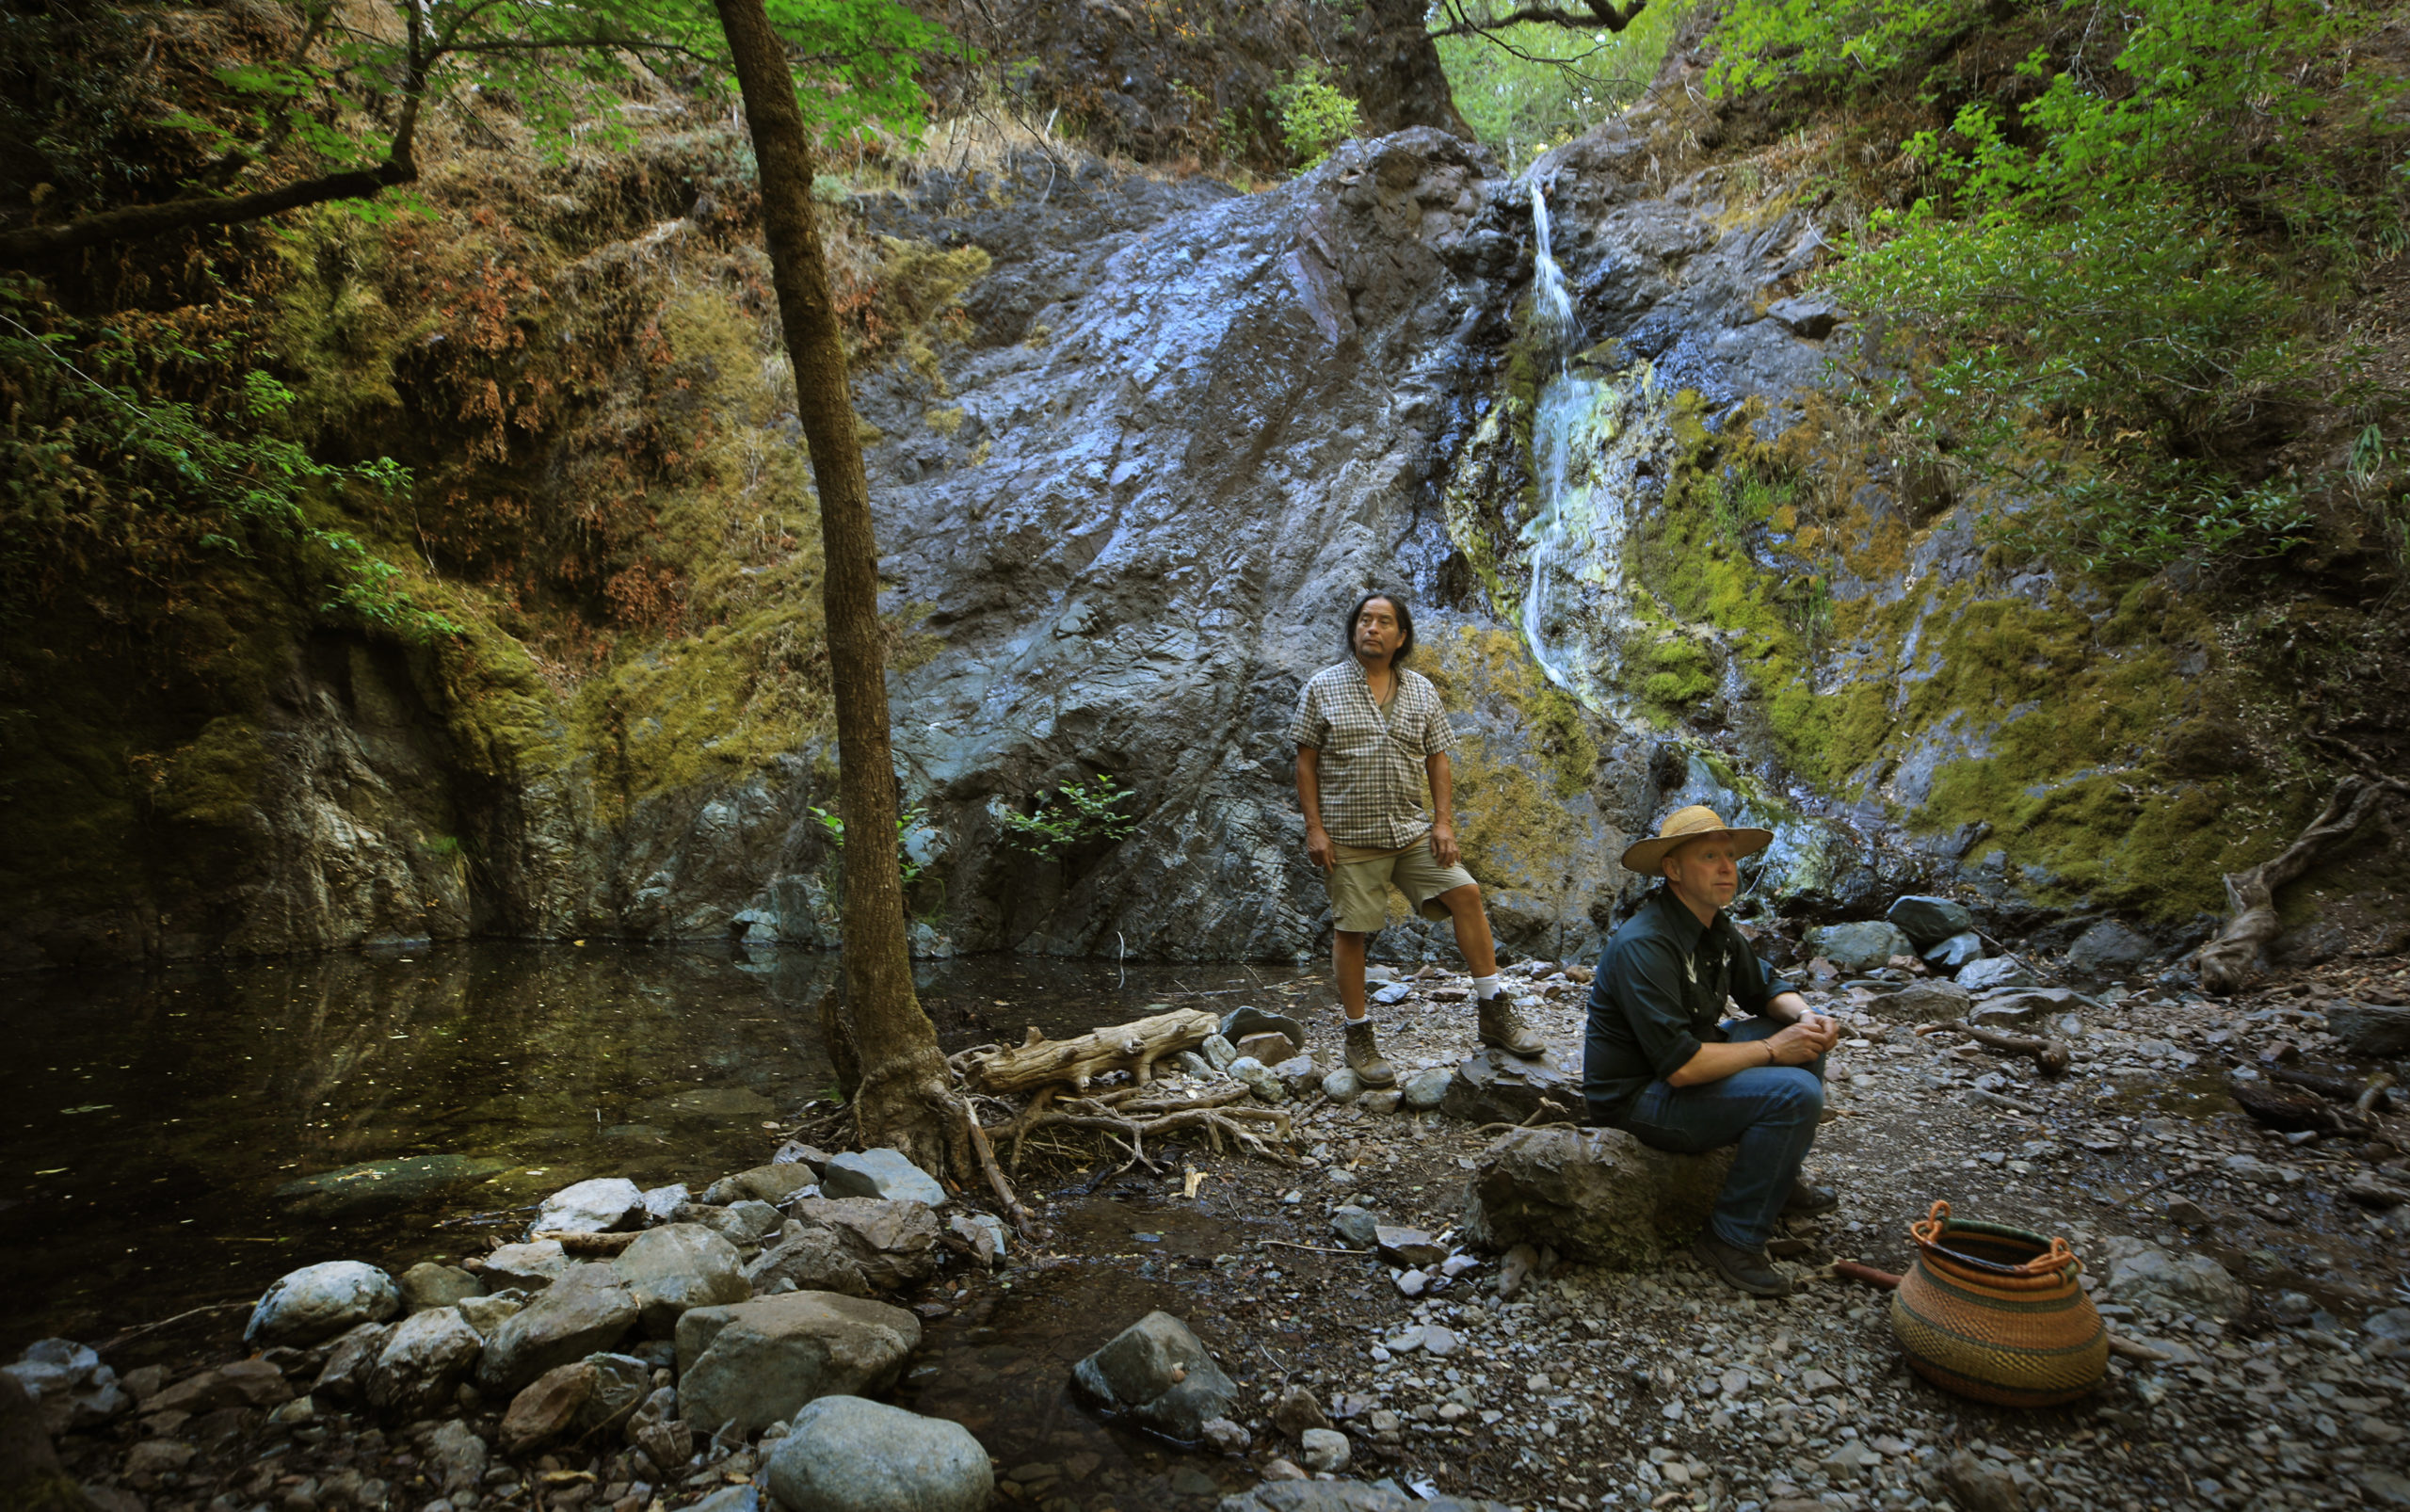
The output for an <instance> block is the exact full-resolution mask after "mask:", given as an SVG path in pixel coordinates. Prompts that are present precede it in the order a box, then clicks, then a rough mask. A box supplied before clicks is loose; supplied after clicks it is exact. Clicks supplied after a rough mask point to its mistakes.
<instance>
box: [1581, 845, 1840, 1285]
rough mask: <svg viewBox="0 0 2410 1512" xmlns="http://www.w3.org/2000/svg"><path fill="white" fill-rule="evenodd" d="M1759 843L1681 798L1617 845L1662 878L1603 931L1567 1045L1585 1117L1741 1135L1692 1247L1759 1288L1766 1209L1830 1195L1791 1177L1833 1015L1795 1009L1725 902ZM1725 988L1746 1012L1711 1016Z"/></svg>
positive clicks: (1657, 1142) (1705, 1134)
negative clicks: (1648, 829) (1652, 828)
mask: <svg viewBox="0 0 2410 1512" xmlns="http://www.w3.org/2000/svg"><path fill="white" fill-rule="evenodd" d="M1773 843H1774V833H1773V831H1771V830H1766V829H1734V828H1728V827H1727V826H1726V824H1725V823H1724V821H1723V820H1722V819H1720V818H1718V817H1717V816H1716V814H1715V812H1714V811H1713V810H1711V809H1709V808H1707V807H1705V806H1704V805H1694V806H1693V807H1691V808H1687V809H1682V810H1679V811H1677V812H1674V813H1672V814H1670V815H1668V816H1667V817H1666V820H1665V822H1664V823H1663V825H1661V826H1659V827H1658V830H1657V838H1655V839H1654V840H1644V841H1642V842H1641V843H1640V844H1636V845H1634V846H1632V847H1631V849H1630V850H1627V851H1625V852H1624V853H1623V863H1624V865H1625V866H1627V867H1629V868H1630V869H1631V870H1632V871H1635V872H1639V873H1641V874H1643V875H1644V876H1648V875H1655V876H1662V877H1664V879H1665V883H1664V885H1663V887H1661V888H1659V889H1658V890H1657V892H1656V893H1653V894H1652V895H1651V896H1650V897H1649V899H1648V901H1647V903H1645V904H1643V905H1642V906H1641V909H1640V911H1639V912H1638V913H1636V914H1634V915H1632V917H1631V919H1629V920H1627V921H1626V922H1625V923H1624V925H1623V927H1622V928H1620V929H1617V930H1616V931H1615V937H1614V938H1613V939H1611V940H1609V941H1607V949H1606V954H1605V955H1604V956H1603V957H1600V959H1599V974H1598V979H1597V981H1596V983H1595V984H1594V985H1593V986H1592V987H1591V989H1590V1023H1589V1033H1588V1035H1587V1036H1586V1037H1585V1041H1584V1043H1583V1054H1582V1091H1583V1097H1584V1098H1585V1099H1586V1100H1587V1101H1588V1102H1589V1105H1590V1121H1591V1122H1592V1123H1594V1124H1605V1125H1607V1126H1609V1127H1611V1128H1616V1129H1622V1130H1624V1131H1626V1132H1628V1133H1630V1134H1632V1135H1633V1136H1634V1137H1636V1138H1638V1139H1639V1140H1640V1142H1641V1143H1642V1144H1645V1145H1652V1146H1654V1147H1656V1148H1657V1149H1659V1150H1678V1151H1680V1152H1682V1153H1684V1154H1695V1153H1697V1152H1699V1151H1701V1150H1715V1149H1719V1148H1721V1147H1722V1146H1725V1145H1732V1144H1737V1145H1739V1146H1740V1150H1739V1152H1738V1153H1737V1154H1736V1155H1735V1156H1734V1157H1733V1161H1732V1170H1731V1174H1730V1175H1728V1176H1727V1177H1726V1178H1725V1179H1724V1190H1723V1192H1722V1193H1721V1194H1720V1195H1719V1196H1718V1197H1717V1198H1716V1201H1715V1213H1714V1215H1713V1216H1712V1217H1711V1218H1710V1219H1709V1220H1708V1226H1707V1230H1706V1231H1705V1232H1703V1233H1701V1234H1700V1235H1699V1237H1698V1242H1697V1244H1696V1245H1695V1247H1694V1248H1695V1253H1696V1254H1697V1255H1698V1258H1699V1259H1700V1260H1701V1261H1703V1262H1704V1263H1707V1264H1708V1265H1710V1266H1711V1267H1712V1268H1713V1269H1714V1270H1716V1271H1717V1272H1719V1273H1721V1274H1722V1275H1723V1277H1724V1279H1726V1280H1728V1281H1730V1282H1731V1283H1732V1284H1733V1285H1735V1286H1737V1287H1739V1288H1740V1289H1741V1290H1743V1291H1744V1292H1748V1293H1752V1294H1754V1295H1758V1296H1782V1295H1786V1294H1788V1293H1789V1292H1790V1290H1791V1283H1790V1282H1788V1281H1786V1280H1784V1279H1783V1278H1782V1276H1781V1274H1780V1273H1779V1272H1777V1271H1775V1268H1774V1265H1773V1263H1771V1262H1770V1261H1768V1260H1767V1259H1766V1254H1765V1246H1766V1240H1767V1239H1768V1238H1769V1237H1771V1236H1772V1234H1773V1232H1774V1226H1775V1219H1776V1218H1778V1217H1779V1216H1780V1215H1781V1214H1784V1213H1786V1212H1788V1213H1821V1212H1823V1211H1824V1210H1825V1209H1827V1208H1830V1207H1832V1206H1833V1205H1834V1203H1835V1202H1836V1201H1838V1200H1839V1199H1838V1198H1835V1197H1834V1196H1833V1194H1832V1193H1830V1192H1828V1191H1824V1190H1823V1189H1821V1188H1818V1187H1812V1186H1809V1185H1808V1184H1807V1183H1806V1182H1802V1181H1801V1180H1800V1179H1799V1167H1800V1164H1801V1162H1803V1161H1805V1160H1806V1159H1807V1158H1808V1146H1810V1145H1811V1144H1813V1143H1814V1142H1815V1139H1816V1125H1817V1123H1818V1122H1819V1121H1820V1119H1821V1118H1822V1116H1823V1113H1824V1053H1825V1052H1826V1051H1829V1050H1831V1049H1832V1048H1833V1041H1834V1039H1835V1038H1836V1037H1838V1036H1839V1033H1840V1031H1839V1028H1838V1026H1837V1025H1835V1023H1834V1022H1833V1021H1832V1020H1830V1019H1827V1018H1825V1017H1824V1016H1823V1015H1821V1014H1815V1013H1810V1012H1808V1003H1807V1000H1806V999H1804V998H1802V997H1801V996H1800V995H1799V994H1798V993H1797V992H1795V991H1793V990H1791V986H1790V984H1789V983H1787V982H1784V981H1781V980H1780V979H1778V978H1776V977H1775V976H1774V975H1773V974H1772V973H1769V972H1768V971H1767V970H1766V968H1765V963H1764V962H1762V961H1760V960H1759V959H1758V957H1756V956H1755V955H1754V954H1753V953H1751V951H1750V949H1749V943H1748V941H1745V940H1743V938H1742V937H1741V931H1740V930H1739V929H1737V928H1735V927H1734V926H1733V924H1732V921H1731V920H1730V919H1728V918H1727V917H1725V915H1724V906H1725V905H1726V904H1727V903H1730V902H1731V901H1732V894H1733V893H1734V892H1735V891H1736V890H1738V888H1739V887H1740V882H1741V870H1740V861H1741V858H1742V857H1743V856H1754V855H1756V854H1757V853H1758V852H1759V851H1761V850H1763V849H1765V848H1766V846H1768V845H1769V844H1773ZM1727 998H1729V999H1731V1000H1732V1001H1733V1002H1735V1003H1737V1004H1738V1005H1740V1007H1741V1011H1742V1012H1743V1013H1745V1014H1748V1015H1750V1017H1748V1018H1745V1019H1739V1020H1733V1021H1722V1020H1723V1019H1724V1004H1725V1000H1726V999H1727Z"/></svg>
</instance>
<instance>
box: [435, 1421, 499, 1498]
mask: <svg viewBox="0 0 2410 1512" xmlns="http://www.w3.org/2000/svg"><path fill="white" fill-rule="evenodd" d="M426 1458H427V1466H426V1469H427V1478H428V1479H429V1480H431V1481H434V1482H435V1483H436V1486H437V1488H438V1489H440V1490H442V1492H443V1493H444V1494H445V1495H447V1496H449V1495H457V1494H458V1493H459V1492H461V1491H473V1490H475V1489H476V1488H477V1487H478V1485H479V1484H480V1483H481V1482H483V1481H484V1479H485V1474H486V1441H485V1440H483V1439H480V1438H478V1437H477V1436H476V1435H475V1434H474V1433H472V1432H470V1431H469V1425H468V1424H465V1423H463V1422H461V1421H460V1420H459V1419H458V1418H454V1419H452V1420H451V1421H450V1422H448V1423H444V1424H440V1425H438V1426H437V1428H436V1430H435V1431H434V1432H433V1433H431V1434H428V1435H427V1436H426Z"/></svg>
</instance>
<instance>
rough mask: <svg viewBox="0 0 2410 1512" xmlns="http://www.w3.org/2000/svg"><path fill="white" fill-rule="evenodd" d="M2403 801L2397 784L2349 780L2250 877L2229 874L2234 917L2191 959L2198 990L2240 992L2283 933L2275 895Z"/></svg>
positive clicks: (2404, 788)
mask: <svg viewBox="0 0 2410 1512" xmlns="http://www.w3.org/2000/svg"><path fill="white" fill-rule="evenodd" d="M2403 795H2410V784H2405V783H2403V782H2402V781H2401V780H2398V779H2396V778H2390V777H2347V778H2345V779H2343V780H2342V782H2341V783H2340V784H2339V785H2338V786H2337V788H2336V789H2335V796H2333V797H2331V798H2328V799H2327V800H2326V807H2325V808H2324V809H2322V811H2320V812H2319V815H2318V817H2317V818H2316V819H2314V820H2312V821H2310V824H2309V827H2308V828H2306V829H2304V830H2303V831H2302V832H2301V834H2300V835H2299V836H2298V837H2296V838H2295V839H2294V841H2293V843H2292V844H2290V845H2288V846H2286V847H2285V849H2284V850H2283V852H2282V853H2280V854H2278V855H2276V856H2273V857H2272V858H2270V859H2269V860H2267V861H2261V862H2260V863H2259V864H2258V865H2257V866H2254V867H2252V868H2251V869H2250V870H2249V871H2245V872H2228V873H2227V874H2226V876H2225V895H2226V902H2227V904H2228V905H2229V906H2230V907H2231V908H2232V909H2234V917H2233V918H2231V919H2229V920H2227V921H2226V925H2225V928H2223V929H2221V930H2219V931H2218V933H2217V935H2216V937H2215V938H2213V939H2212V940H2210V941H2209V943H2208V944H2206V945H2203V946H2202V947H2201V949H2200V952H2199V954H2198V955H2197V956H2196V957H2194V962H2195V965H2196V967H2197V969H2198V970H2199V972H2200V975H2201V986H2202V987H2203V988H2204V989H2207V990H2209V991H2211V992H2215V993H2217V994H2218V995H2220V996H2222V997H2223V996H2228V995H2231V994H2233V993H2235V992H2238V991H2240V990H2241V989H2242V987H2243V985H2244V984H2245V983H2246V982H2248V981H2249V980H2250V979H2251V975H2252V973H2254V972H2255V971H2256V970H2257V966H2258V960H2259V953H2260V951H2261V950H2263V949H2264V948H2265V947H2266V946H2267V945H2268V943H2269V941H2273V940H2274V939H2275V938H2276V936H2277V935H2279V934H2281V933H2282V932H2283V930H2284V926H2283V925H2282V924H2281V923H2279V922H2278V920H2277V918H2276V890H2277V889H2278V888H2281V887H2283V886H2284V885H2285V884H2287V883H2288V882H2290V881H2292V880H2293V879H2294V878H2295V877H2299V876H2301V874H2302V873H2304V872H2306V871H2307V870H2309V868H2310V865H2311V864H2312V863H2313V862H2315V861H2317V860H2318V859H2319V858H2320V857H2321V856H2322V855H2324V854H2325V853H2326V852H2327V851H2329V850H2331V849H2333V848H2334V847H2335V846H2337V845H2338V844H2342V843H2343V842H2344V841H2346V840H2349V839H2350V838H2351V837H2352V836H2353V835H2354V833H2356V832H2357V831H2358V829H2359V828H2360V826H2361V825H2363V824H2365V823H2367V822H2368V820H2369V819H2370V816H2372V815H2373V814H2375V813H2376V812H2377V811H2378V810H2379V809H2381V808H2383V807H2384V806H2385V805H2386V803H2387V802H2389V801H2390V800H2391V799H2393V798H2395V797H2398V796H2403Z"/></svg>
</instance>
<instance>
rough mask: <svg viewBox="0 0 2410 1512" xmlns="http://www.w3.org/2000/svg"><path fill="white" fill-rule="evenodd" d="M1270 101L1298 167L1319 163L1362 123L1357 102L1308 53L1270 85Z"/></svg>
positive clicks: (1281, 133)
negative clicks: (1286, 73)
mask: <svg viewBox="0 0 2410 1512" xmlns="http://www.w3.org/2000/svg"><path fill="white" fill-rule="evenodd" d="M1272 103H1273V105H1276V106H1277V107H1278V109H1279V111H1280V137H1281V140H1283V141H1284V142H1286V143H1287V144H1288V147H1289V153H1290V155H1291V156H1292V157H1294V158H1296V159H1297V163H1298V167H1299V169H1315V168H1319V167H1321V166H1322V164H1323V162H1324V161H1325V160H1326V159H1327V158H1328V157H1329V156H1330V150H1331V149H1332V148H1334V147H1337V146H1338V145H1339V144H1340V143H1341V142H1343V141H1345V140H1346V139H1347V138H1348V137H1353V136H1355V135H1356V133H1357V130H1358V127H1359V126H1360V125H1361V124H1362V122H1361V120H1360V117H1359V114H1358V110H1357V108H1356V102H1355V101H1354V100H1353V99H1351V98H1350V97H1348V96H1347V95H1345V94H1342V93H1341V92H1340V89H1339V87H1338V86H1337V85H1335V84H1333V83H1331V82H1330V80H1329V78H1328V77H1327V76H1326V71H1325V69H1324V68H1323V66H1322V65H1321V64H1320V63H1318V62H1316V61H1314V60H1313V59H1312V58H1309V57H1302V58H1299V59H1298V60H1297V69H1296V72H1293V73H1292V74H1290V75H1289V76H1288V77H1286V78H1284V79H1282V80H1281V81H1280V82H1279V83H1277V84H1276V85H1274V86H1273V87H1272Z"/></svg>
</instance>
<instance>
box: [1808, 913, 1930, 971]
mask: <svg viewBox="0 0 2410 1512" xmlns="http://www.w3.org/2000/svg"><path fill="white" fill-rule="evenodd" d="M1808 954H1809V955H1811V956H1822V957H1824V958H1825V959H1826V960H1828V961H1831V962H1832V963H1833V964H1834V965H1836V966H1838V967H1840V969H1841V970H1842V971H1845V972H1871V971H1872V970H1873V969H1874V968H1875V967H1877V966H1881V965H1884V964H1886V963H1887V962H1888V961H1889V960H1890V958H1891V957H1894V956H1913V955H1915V954H1916V944H1915V942H1914V941H1911V940H1909V939H1908V937H1907V935H1906V933H1905V932H1904V931H1903V930H1902V929H1901V928H1900V926H1899V925H1895V924H1887V923H1885V922H1883V921H1882V920H1879V919H1870V920H1865V921H1862V922H1860V923H1857V924H1828V925H1824V927H1823V928H1821V929H1810V930H1808Z"/></svg>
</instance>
